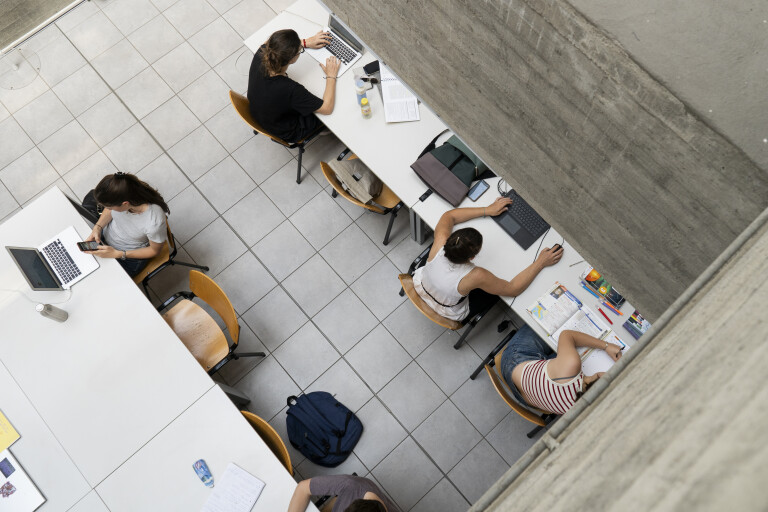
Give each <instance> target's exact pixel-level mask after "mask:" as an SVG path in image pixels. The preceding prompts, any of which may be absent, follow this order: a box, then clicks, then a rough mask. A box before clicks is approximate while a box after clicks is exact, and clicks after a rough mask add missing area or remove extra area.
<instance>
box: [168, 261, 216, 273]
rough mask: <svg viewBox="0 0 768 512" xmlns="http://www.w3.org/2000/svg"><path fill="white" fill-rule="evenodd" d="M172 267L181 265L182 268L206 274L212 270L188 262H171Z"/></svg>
mask: <svg viewBox="0 0 768 512" xmlns="http://www.w3.org/2000/svg"><path fill="white" fill-rule="evenodd" d="M171 265H181V266H182V267H190V268H197V269H200V270H203V271H205V272H208V271H209V270H211V269H210V268H208V267H206V266H205V265H196V264H194V263H187V262H186V261H171Z"/></svg>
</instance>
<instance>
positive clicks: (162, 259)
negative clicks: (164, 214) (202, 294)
mask: <svg viewBox="0 0 768 512" xmlns="http://www.w3.org/2000/svg"><path fill="white" fill-rule="evenodd" d="M165 227H166V229H167V230H168V241H167V243H166V244H165V245H164V246H163V249H162V250H161V251H160V253H159V254H158V255H157V256H155V257H154V258H152V259H151V260H149V263H147V266H146V267H144V269H143V270H142V271H141V272H139V273H138V274H136V275H135V276H133V282H134V283H136V284H139V283H141V286H142V287H143V288H144V295H146V296H147V298H149V288H148V286H149V281H150V279H152V278H153V277H155V276H156V275H157V274H159V273H160V272H161V271H162V270H163V269H165V268H168V267H170V266H173V265H182V266H184V267H192V268H199V269H200V270H204V271H206V272H207V271H208V270H210V269H209V268H208V267H206V266H205V265H196V264H194V263H187V262H186V261H176V259H175V258H176V253H177V249H176V239H175V238H174V237H173V233H171V226H170V225H169V224H168V219H165Z"/></svg>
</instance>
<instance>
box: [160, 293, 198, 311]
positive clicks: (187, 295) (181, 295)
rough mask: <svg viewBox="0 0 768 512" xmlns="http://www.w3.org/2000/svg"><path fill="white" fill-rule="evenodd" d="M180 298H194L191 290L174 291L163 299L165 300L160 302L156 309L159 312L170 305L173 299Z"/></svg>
mask: <svg viewBox="0 0 768 512" xmlns="http://www.w3.org/2000/svg"><path fill="white" fill-rule="evenodd" d="M182 298H183V299H187V300H192V299H194V298H195V294H194V293H192V292H177V293H174V294H173V295H171V296H170V297H168V298H167V299H165V302H163V303H162V304H160V305H159V306H158V307H157V310H158V311H159V312H162V311H163V310H164V309H165V308H167V307H168V306H170V305H171V304H172V303H173V301H175V300H176V299H182Z"/></svg>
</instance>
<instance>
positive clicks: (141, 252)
mask: <svg viewBox="0 0 768 512" xmlns="http://www.w3.org/2000/svg"><path fill="white" fill-rule="evenodd" d="M164 245H165V242H163V243H157V242H153V241H152V240H150V241H149V247H142V248H140V249H131V250H129V251H125V257H126V258H131V259H136V260H148V259H150V258H154V257H155V256H157V255H158V254H160V251H161V250H162V249H163V246H164ZM83 252H85V253H88V254H93V255H94V256H98V257H99V258H121V257H122V256H123V251H121V250H119V249H115V248H114V247H111V246H109V245H100V246H99V248H98V249H96V250H95V251H83Z"/></svg>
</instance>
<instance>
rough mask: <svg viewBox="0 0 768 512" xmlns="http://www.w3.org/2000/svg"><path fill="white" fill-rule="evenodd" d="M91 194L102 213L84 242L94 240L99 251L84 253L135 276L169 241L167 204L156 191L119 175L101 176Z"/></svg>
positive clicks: (137, 179)
mask: <svg viewBox="0 0 768 512" xmlns="http://www.w3.org/2000/svg"><path fill="white" fill-rule="evenodd" d="M92 193H93V197H94V199H95V200H96V201H97V202H98V204H100V205H101V206H103V207H104V211H103V212H102V213H101V215H100V216H99V220H98V222H96V224H95V225H94V226H93V231H91V234H90V235H89V236H88V238H86V239H85V241H86V242H88V241H91V240H95V241H96V242H98V243H99V244H100V245H99V248H98V249H96V250H95V251H86V252H87V253H88V254H93V255H94V256H98V257H99V258H114V259H117V262H118V263H119V264H120V265H121V266H122V267H123V269H125V271H126V272H128V275H130V276H131V277H133V276H135V275H136V274H138V273H139V272H141V270H142V269H143V268H144V267H145V266H146V265H147V263H149V260H150V259H152V258H153V257H155V256H157V254H159V253H160V251H161V250H162V249H163V246H164V245H165V243H166V241H167V240H168V232H167V228H166V222H165V216H166V214H168V213H170V210H169V209H168V205H167V204H165V200H163V196H161V195H160V193H159V192H158V191H157V190H155V189H154V188H152V187H151V186H149V185H148V184H147V183H145V182H143V181H141V180H140V179H139V178H137V177H136V176H134V175H133V174H125V173H122V172H117V173H115V174H108V175H106V176H104V178H102V180H101V181H100V182H99V184H98V185H96V188H95V189H93V191H92ZM89 195H90V194H89ZM86 199H87V198H86Z"/></svg>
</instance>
